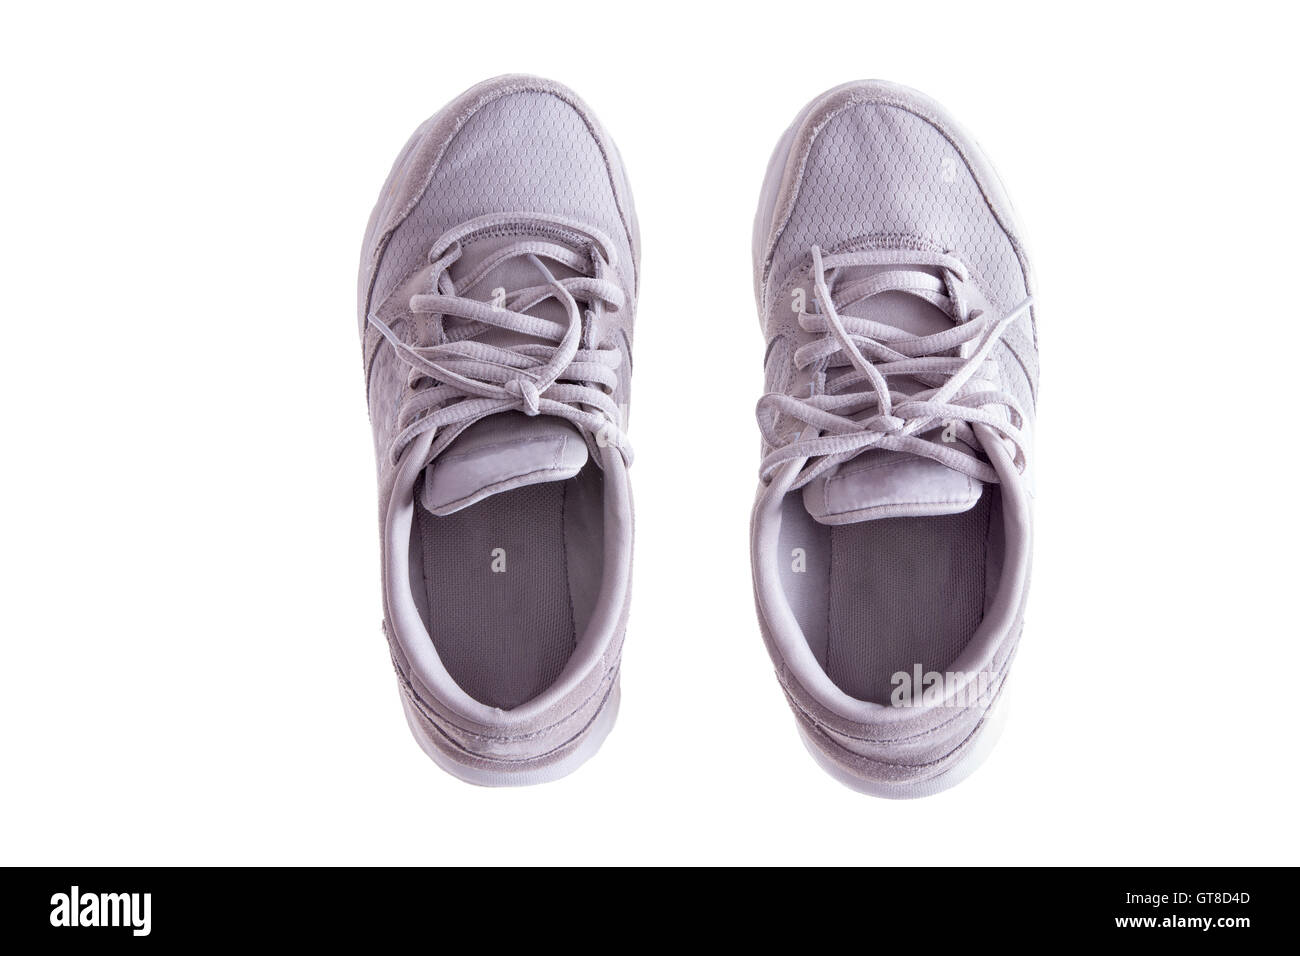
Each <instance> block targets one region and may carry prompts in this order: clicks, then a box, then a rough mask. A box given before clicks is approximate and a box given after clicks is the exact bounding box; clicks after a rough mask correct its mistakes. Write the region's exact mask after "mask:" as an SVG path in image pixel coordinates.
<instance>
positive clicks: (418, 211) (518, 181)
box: [375, 92, 632, 302]
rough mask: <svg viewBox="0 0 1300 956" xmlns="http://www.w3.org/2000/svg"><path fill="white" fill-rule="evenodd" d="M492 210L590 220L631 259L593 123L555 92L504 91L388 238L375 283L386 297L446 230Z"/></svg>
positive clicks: (474, 120)
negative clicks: (593, 134) (589, 126)
mask: <svg viewBox="0 0 1300 956" xmlns="http://www.w3.org/2000/svg"><path fill="white" fill-rule="evenodd" d="M492 212H546V213H552V214H557V215H562V216H568V217H571V218H573V219H576V220H578V221H580V222H583V223H590V224H591V225H593V226H595V227H596V228H597V229H600V230H601V231H603V232H604V233H605V234H606V235H608V236H609V237H610V238H611V239H612V240H613V241H614V242H616V243H618V244H619V254H620V256H622V257H624V258H623V261H624V262H625V263H630V262H631V255H632V254H631V250H630V249H629V248H627V247H626V240H625V238H624V229H623V226H622V223H621V222H620V220H619V216H618V207H617V204H616V201H615V198H614V189H613V186H612V185H611V184H610V181H609V171H608V169H607V167H606V165H605V158H604V156H603V155H602V154H601V151H600V146H599V145H598V144H597V142H596V140H595V138H594V137H593V136H592V134H591V131H590V130H589V129H588V128H587V124H586V123H585V122H584V121H583V119H582V117H581V116H580V115H579V114H578V112H577V111H576V110H574V109H573V107H571V106H570V105H569V104H568V103H565V102H564V101H563V100H561V99H560V98H559V97H556V96H552V95H551V94H549V93H537V92H523V93H515V94H512V95H510V96H505V97H502V98H501V99H498V100H494V101H493V102H491V103H489V104H487V105H486V106H484V107H483V108H482V109H481V110H479V111H478V112H477V113H475V114H474V115H473V116H472V117H470V119H469V121H468V122H467V123H466V124H465V126H464V127H463V128H462V129H461V130H460V132H459V133H457V135H456V137H455V139H453V140H452V142H451V145H450V146H448V148H447V153H446V155H445V156H444V157H443V160H442V162H441V163H440V164H439V166H438V169H437V171H436V172H435V173H434V177H433V180H432V181H431V182H430V184H429V187H428V189H427V190H426V191H425V193H424V195H423V197H422V198H421V199H420V202H419V203H418V205H417V206H416V208H415V209H414V210H412V212H411V214H410V216H408V217H407V219H406V220H405V221H404V222H403V223H402V224H401V225H400V226H398V228H397V230H396V231H395V232H394V233H393V236H392V238H391V239H390V240H389V244H388V247H387V249H385V251H384V256H383V261H382V262H381V264H380V268H379V275H378V277H377V279H376V283H375V301H376V302H382V301H383V300H384V299H385V298H387V296H388V295H389V293H391V292H392V291H393V289H395V288H396V287H397V285H398V284H399V283H400V282H401V280H402V279H403V278H404V277H405V276H406V275H408V274H409V273H410V271H411V270H412V269H413V268H415V267H416V266H418V265H420V264H421V263H423V262H424V260H425V257H426V256H427V255H428V253H429V249H430V247H431V246H432V244H433V243H434V242H435V241H436V240H437V239H438V237H439V236H440V235H442V234H443V233H444V232H445V231H446V230H448V229H450V228H451V227H452V226H456V225H459V224H460V223H463V222H465V221H467V220H469V219H473V218H474V217H476V216H482V215H485V214H487V213H492Z"/></svg>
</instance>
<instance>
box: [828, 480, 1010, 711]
mask: <svg viewBox="0 0 1300 956" xmlns="http://www.w3.org/2000/svg"><path fill="white" fill-rule="evenodd" d="M992 498H993V496H992V495H987V494H986V495H984V496H983V497H982V498H981V499H980V501H979V503H978V504H976V505H975V507H974V508H972V509H970V510H969V511H965V512H962V513H961V514H955V515H942V516H937V517H929V518H883V519H881V520H878V521H865V522H862V523H859V524H851V525H838V526H836V527H833V528H832V529H831V542H830V555H831V560H830V565H831V569H830V601H829V606H828V609H827V613H828V635H829V640H828V646H827V652H826V673H827V675H828V676H829V677H830V679H831V680H832V681H834V682H835V684H836V685H837V686H838V687H839V688H840V689H841V690H842V691H844V692H845V693H846V694H848V695H850V696H851V697H855V698H857V699H858V700H866V701H873V702H875V703H878V704H888V703H889V695H890V693H891V692H892V691H893V689H894V685H893V684H892V683H891V678H892V677H893V675H894V674H895V673H897V672H899V671H906V672H907V673H909V674H910V673H911V672H912V670H913V668H914V667H915V666H916V665H917V664H920V665H921V668H922V670H923V671H939V672H941V673H942V672H943V670H944V668H946V667H947V666H948V665H949V664H951V663H952V661H953V660H955V659H956V657H957V656H958V654H960V653H961V651H962V649H963V648H964V647H965V646H966V644H967V643H968V642H969V641H970V639H971V637H972V636H973V635H974V633H975V630H976V628H977V627H979V623H980V621H981V620H982V619H983V617H984V595H985V564H986V559H987V554H986V549H987V542H988V533H989V513H990V507H991V506H990V501H991V499H992Z"/></svg>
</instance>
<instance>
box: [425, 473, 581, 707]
mask: <svg viewBox="0 0 1300 956" xmlns="http://www.w3.org/2000/svg"><path fill="white" fill-rule="evenodd" d="M568 484H569V483H568V482H560V481H551V482H544V483H541V484H536V485H526V486H524V487H522V488H516V489H513V490H511V491H505V492H501V493H500V494H496V495H492V496H491V497H490V498H485V499H484V500H482V501H480V502H478V503H477V504H473V505H470V506H469V507H468V508H466V509H464V510H463V511H458V512H456V513H455V514H452V515H448V516H447V517H444V518H439V517H437V516H436V515H433V514H432V513H430V512H429V511H427V510H425V508H424V507H423V506H422V505H420V504H418V503H417V504H416V508H415V523H416V528H415V532H416V534H418V535H419V536H420V541H421V545H422V549H423V559H424V584H425V592H426V595H427V598H428V609H429V614H428V625H429V634H430V636H431V637H432V638H433V644H434V646H435V647H436V648H437V650H438V656H439V657H441V658H442V663H443V666H444V667H446V668H447V672H448V673H449V674H450V675H451V677H452V679H453V680H455V681H456V683H457V684H459V685H460V686H461V688H462V689H463V690H464V691H465V692H466V693H467V694H469V695H470V696H471V697H473V698H474V699H475V700H479V701H482V702H483V703H485V704H488V705H491V706H493V707H501V708H510V707H517V706H518V705H520V704H522V703H525V702H526V701H528V700H531V699H532V698H533V697H536V696H537V695H538V694H539V693H541V692H542V691H543V690H545V689H546V688H547V687H549V686H550V685H551V684H552V683H553V682H554V681H555V679H556V677H558V676H559V674H560V671H561V670H562V669H563V667H564V664H565V662H566V661H567V660H568V659H569V655H570V654H572V653H573V648H574V643H575V641H574V623H573V607H572V604H571V601H570V592H569V581H568V564H567V560H566V549H565V541H564V526H565V525H564V509H565V499H566V486H567V485H568Z"/></svg>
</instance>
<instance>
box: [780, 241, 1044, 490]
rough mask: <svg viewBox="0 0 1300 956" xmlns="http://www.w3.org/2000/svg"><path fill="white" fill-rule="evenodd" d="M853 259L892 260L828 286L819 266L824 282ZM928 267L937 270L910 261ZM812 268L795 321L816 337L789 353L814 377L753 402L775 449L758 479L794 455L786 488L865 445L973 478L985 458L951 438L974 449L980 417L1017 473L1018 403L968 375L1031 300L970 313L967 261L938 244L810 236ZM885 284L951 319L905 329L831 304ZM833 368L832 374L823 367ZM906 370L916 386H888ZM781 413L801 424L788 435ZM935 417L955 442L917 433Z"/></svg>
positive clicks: (1021, 454) (856, 263)
mask: <svg viewBox="0 0 1300 956" xmlns="http://www.w3.org/2000/svg"><path fill="white" fill-rule="evenodd" d="M861 266H884V267H889V266H900V267H902V268H898V269H886V270H885V271H880V272H876V273H875V274H873V275H870V276H868V277H867V278H864V279H859V280H856V281H853V282H849V283H847V284H845V285H844V287H843V288H841V289H839V290H837V292H836V294H835V295H832V293H831V288H830V284H829V283H828V279H827V275H828V273H829V274H831V276H832V281H833V277H834V272H835V270H837V269H842V268H852V267H861ZM927 266H928V267H931V268H933V269H935V270H936V271H937V272H939V275H938V276H936V275H933V274H931V273H930V272H927V271H925V269H924V268H917V267H927ZM811 274H812V280H813V298H814V300H815V303H816V305H817V308H818V311H817V312H813V313H809V312H804V311H800V312H799V326H800V328H802V329H803V330H804V331H805V332H810V333H813V334H820V337H819V338H817V339H814V340H813V341H811V342H809V343H807V344H805V345H802V346H800V347H799V348H798V349H796V350H795V353H794V363H795V366H796V368H798V369H799V370H800V371H805V370H808V369H813V371H814V374H813V383H812V387H811V388H810V390H809V391H810V394H809V396H808V397H807V398H796V397H794V396H793V395H786V394H782V393H778V392H769V393H768V394H766V395H764V396H763V397H762V399H760V400H759V403H758V413H759V416H758V418H759V428H760V429H761V431H762V433H763V440H764V441H765V442H766V443H767V445H768V447H770V448H772V449H773V451H771V452H770V453H769V454H768V455H767V456H766V457H765V458H764V459H763V462H762V465H761V475H762V480H763V481H764V483H767V482H770V481H771V480H772V477H773V475H774V474H775V473H776V471H777V470H778V469H780V468H781V467H782V466H784V465H786V464H787V463H788V462H791V461H802V462H803V464H802V466H801V468H800V471H799V472H798V474H797V475H796V477H795V480H794V483H793V484H792V485H791V487H790V490H796V489H798V488H801V487H803V486H804V485H806V484H808V482H810V481H813V480H814V479H816V478H817V477H819V476H820V475H822V474H824V473H825V472H827V471H829V470H831V469H832V468H834V467H835V466H837V465H838V464H840V463H841V462H843V461H847V460H848V459H850V458H853V457H854V456H856V455H857V454H859V453H860V452H862V451H864V450H866V449H868V448H880V449H887V450H891V451H899V452H907V453H910V454H913V455H919V456H921V457H924V458H930V459H932V460H934V461H937V462H939V463H941V464H943V465H946V466H947V467H949V468H952V469H953V470H955V471H959V472H962V473H963V474H966V475H970V476H971V477H972V478H976V479H978V480H980V481H984V482H996V481H998V480H999V479H998V474H997V472H996V471H995V470H994V469H993V467H992V465H990V464H989V463H988V462H986V461H983V460H981V459H980V458H978V457H976V455H975V454H974V453H973V451H966V450H963V449H962V448H961V447H959V446H958V445H957V442H956V439H960V440H961V441H962V442H963V443H964V446H965V447H967V448H970V449H972V450H973V449H974V448H977V447H978V442H977V440H976V437H975V431H976V430H977V429H979V428H981V427H982V428H984V429H988V430H989V431H988V432H986V435H989V436H1000V437H1001V438H1002V439H1005V440H1006V441H1007V442H1009V443H1010V444H1011V445H1012V446H1013V447H1014V450H1015V453H1014V457H1013V461H1014V463H1015V466H1016V468H1017V469H1018V470H1020V471H1021V472H1022V473H1023V471H1024V468H1025V445H1026V441H1025V436H1024V434H1023V433H1022V432H1021V428H1022V427H1023V425H1024V414H1023V410H1022V409H1021V407H1020V405H1019V404H1018V403H1017V402H1016V400H1015V398H1013V397H1012V396H1011V395H1008V394H1007V393H1006V392H1003V391H1001V390H1000V389H998V388H996V387H994V386H993V385H991V384H990V383H989V382H988V381H985V380H983V379H980V378H977V377H976V373H977V372H979V371H980V370H981V369H982V368H983V367H984V364H985V362H986V361H988V360H989V355H990V353H991V352H992V350H993V347H994V345H996V344H997V342H998V340H999V338H1000V336H1001V335H1002V332H1003V330H1004V329H1006V328H1007V326H1008V325H1010V324H1011V323H1012V322H1014V321H1015V320H1016V319H1018V318H1019V317H1020V316H1021V315H1024V314H1025V312H1026V311H1027V310H1028V309H1029V308H1030V306H1031V304H1032V300H1031V299H1028V298H1027V299H1025V300H1024V301H1023V302H1021V303H1020V304H1019V305H1017V306H1016V307H1015V308H1014V309H1012V310H1011V311H1009V312H1007V313H1006V314H1005V315H1003V316H1002V317H1000V318H995V317H994V316H992V315H990V314H988V313H986V312H984V311H983V310H980V309H972V310H970V311H969V312H968V310H967V304H966V300H965V296H964V295H963V292H962V286H963V284H964V283H965V282H966V281H967V279H968V276H967V272H966V268H965V266H964V265H962V263H961V262H960V261H959V260H957V259H955V258H953V257H952V256H950V255H945V254H940V253H929V252H919V251H910V250H908V251H899V250H866V251H861V252H847V253H840V254H836V255H828V256H823V255H822V252H821V249H819V248H818V247H817V246H814V247H813V248H812V270H811ZM884 292H902V293H906V294H908V295H913V296H917V297H918V298H921V299H924V300H925V301H927V302H929V303H930V304H932V305H934V306H936V307H937V308H939V309H940V310H942V311H943V312H945V313H946V314H948V315H950V316H952V318H953V319H954V321H956V323H957V324H956V325H955V326H954V327H953V328H951V329H946V330H944V331H941V332H937V333H934V334H932V335H915V334H913V333H911V332H908V331H907V330H905V329H899V328H896V327H895V326H892V325H888V324H885V323H882V322H873V321H871V320H870V319H861V318H855V317H853V316H841V315H840V313H839V310H840V309H846V308H849V307H851V306H853V305H855V304H857V303H858V302H862V301H864V300H866V299H868V298H871V297H872V296H876V295H880V294H881V293H884ZM954 353H955V354H954ZM832 371H835V372H838V374H835V375H834V376H833V377H828V375H827V373H828V372H832ZM904 376H905V377H907V378H909V379H912V380H913V381H914V382H920V383H921V384H922V385H923V386H924V387H923V388H921V389H920V390H917V391H912V392H911V393H907V392H903V391H900V390H897V389H894V388H891V386H890V380H891V379H897V378H899V377H904ZM864 385H866V386H869V388H863V387H861V386H864ZM783 420H792V421H793V423H794V425H795V426H798V425H802V426H803V427H802V428H801V429H799V431H798V434H793V431H792V429H791V428H790V426H789V424H785V423H784V422H783ZM783 426H784V427H783ZM941 426H942V427H945V428H946V429H950V432H949V434H951V436H952V437H953V439H954V440H953V441H934V440H932V439H930V438H926V437H922V436H923V435H924V434H925V433H927V432H930V431H933V430H934V429H936V428H939V427H941ZM944 437H945V438H946V437H947V436H946V435H945V436H944Z"/></svg>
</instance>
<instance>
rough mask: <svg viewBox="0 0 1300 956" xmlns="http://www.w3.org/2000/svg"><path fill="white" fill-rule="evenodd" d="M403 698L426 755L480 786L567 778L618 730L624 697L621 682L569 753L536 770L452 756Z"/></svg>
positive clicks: (520, 784)
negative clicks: (493, 767) (469, 762)
mask: <svg viewBox="0 0 1300 956" xmlns="http://www.w3.org/2000/svg"><path fill="white" fill-rule="evenodd" d="M400 696H401V698H402V712H403V713H404V714H406V725H407V726H408V727H410V728H411V734H412V736H414V737H415V741H416V743H418V744H419V745H420V749H421V750H423V751H424V753H425V756H427V757H428V758H429V759H430V760H432V761H433V762H434V763H436V764H437V765H438V766H439V767H441V768H442V769H443V770H445V771H446V772H447V773H449V774H451V775H452V776H453V777H455V778H457V779H458V780H463V781H465V782H466V783H472V784H474V785H475V786H476V787H528V786H532V785H533V784H537V783H550V782H551V781H553V780H559V779H560V778H561V777H567V776H568V775H569V774H571V773H573V772H574V771H575V770H577V769H578V768H579V767H581V766H582V765H583V764H584V763H586V762H587V761H588V760H589V759H591V757H592V756H593V755H594V754H595V753H596V751H597V750H599V749H600V746H601V744H603V743H604V742H605V738H606V737H608V736H609V732H610V731H611V730H613V729H614V723H615V721H617V719H618V705H619V701H620V700H621V696H622V694H621V691H620V688H619V685H618V684H617V683H615V684H614V687H613V689H612V690H610V692H609V699H608V700H606V701H605V705H604V706H603V707H602V708H601V709H600V713H598V714H597V715H596V718H595V720H593V721H592V722H591V724H590V725H589V727H588V729H587V731H586V736H585V737H584V738H583V740H582V743H580V744H579V745H578V746H577V747H576V748H575V749H574V750H573V751H572V752H571V753H569V754H567V755H566V756H565V757H563V758H562V759H560V760H557V761H555V762H554V763H549V764H546V765H545V766H541V767H537V768H536V769H532V770H488V769H483V768H480V767H472V766H467V765H465V764H463V763H460V762H458V761H456V760H453V759H452V758H451V757H449V756H447V754H446V753H444V752H443V751H442V750H441V749H440V748H439V747H438V746H437V745H436V744H434V742H433V741H432V739H430V737H429V732H428V731H426V730H425V729H424V727H423V725H422V723H421V718H420V716H419V714H417V713H416V711H415V708H414V706H413V705H412V704H411V702H410V700H409V699H407V696H406V694H404V693H403V694H401V695H400Z"/></svg>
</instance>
